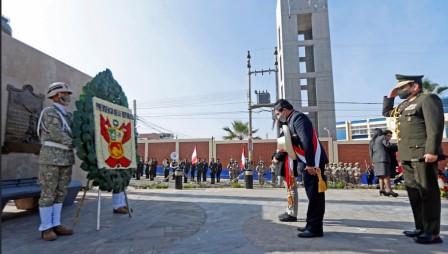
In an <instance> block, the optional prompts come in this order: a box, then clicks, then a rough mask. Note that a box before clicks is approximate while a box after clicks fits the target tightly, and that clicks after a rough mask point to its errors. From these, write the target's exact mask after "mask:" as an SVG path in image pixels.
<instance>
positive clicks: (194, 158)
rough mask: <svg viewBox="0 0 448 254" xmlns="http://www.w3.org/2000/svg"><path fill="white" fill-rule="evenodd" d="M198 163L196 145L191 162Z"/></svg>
mask: <svg viewBox="0 0 448 254" xmlns="http://www.w3.org/2000/svg"><path fill="white" fill-rule="evenodd" d="M196 163H198V155H197V154H196V146H194V150H193V154H191V164H196Z"/></svg>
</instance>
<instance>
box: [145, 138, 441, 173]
mask: <svg viewBox="0 0 448 254" xmlns="http://www.w3.org/2000/svg"><path fill="white" fill-rule="evenodd" d="M321 143H322V146H323V147H324V150H325V151H326V152H327V155H328V156H329V157H330V158H331V157H332V155H331V154H329V142H328V141H321ZM195 145H196V147H197V153H198V157H199V158H207V159H208V158H209V153H211V151H209V143H208V141H199V140H198V141H197V142H182V141H181V140H179V155H180V158H181V159H184V158H188V159H191V153H192V152H193V149H194V146H195ZM331 145H333V143H331ZM442 146H443V150H444V152H445V154H448V142H446V140H445V142H443V144H442ZM243 147H245V152H246V156H247V144H245V143H219V142H218V143H217V144H216V157H217V158H219V159H221V161H222V163H223V165H224V166H227V164H228V163H229V159H230V158H233V159H235V160H237V161H241V151H242V149H243ZM276 147H277V144H276V142H275V141H272V142H263V143H254V158H253V159H254V161H255V162H258V161H259V160H260V159H261V160H264V161H265V162H268V163H269V162H270V161H271V155H272V153H274V151H275V150H276ZM368 147H369V144H368V141H361V142H337V148H336V149H337V154H338V156H337V158H336V162H338V161H339V162H352V163H354V162H359V163H360V164H361V165H362V167H363V168H364V165H365V164H364V163H365V161H367V163H370V157H369V150H368ZM175 148H176V145H175V141H171V140H169V141H166V142H162V143H149V144H148V158H150V157H156V158H157V160H158V161H159V162H161V161H162V160H163V159H164V158H169V156H170V154H171V152H173V151H175ZM144 149H145V146H144V144H143V143H140V144H138V154H139V155H142V156H144ZM447 162H448V160H445V161H441V162H439V168H443V167H445V165H446V163H447Z"/></svg>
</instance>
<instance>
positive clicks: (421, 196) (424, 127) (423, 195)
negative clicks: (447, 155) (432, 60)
mask: <svg viewBox="0 0 448 254" xmlns="http://www.w3.org/2000/svg"><path fill="white" fill-rule="evenodd" d="M422 77H423V76H403V75H397V79H398V81H399V82H400V83H399V84H398V86H397V87H399V86H403V85H406V80H408V81H410V82H420V83H421V78H422ZM400 84H401V85H400ZM408 84H409V82H408ZM383 115H384V116H386V117H395V118H396V120H397V130H396V132H397V138H398V151H399V159H400V160H401V163H402V166H403V167H404V177H405V186H406V190H407V192H408V196H409V200H410V203H411V207H412V212H413V215H414V221H415V227H416V229H417V230H420V231H423V232H425V233H427V234H431V235H438V234H439V233H440V190H439V188H438V185H437V162H433V163H425V162H424V159H423V156H424V155H425V154H433V155H441V154H442V147H441V143H442V135H443V128H444V120H443V118H444V116H443V107H442V102H441V100H440V98H439V97H438V96H437V95H435V94H424V93H420V94H418V95H417V96H416V97H415V98H413V99H411V100H405V101H403V102H402V103H401V104H399V105H398V106H397V107H394V98H387V97H385V98H384V102H383Z"/></svg>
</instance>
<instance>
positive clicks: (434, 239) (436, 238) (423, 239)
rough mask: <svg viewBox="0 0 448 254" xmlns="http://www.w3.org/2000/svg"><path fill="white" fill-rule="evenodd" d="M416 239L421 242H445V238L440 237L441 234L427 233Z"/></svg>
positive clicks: (415, 239)
mask: <svg viewBox="0 0 448 254" xmlns="http://www.w3.org/2000/svg"><path fill="white" fill-rule="evenodd" d="M414 241H415V242H416V243H421V244H433V243H443V240H442V238H440V236H438V235H432V234H426V233H425V234H421V235H419V236H417V237H415V238H414Z"/></svg>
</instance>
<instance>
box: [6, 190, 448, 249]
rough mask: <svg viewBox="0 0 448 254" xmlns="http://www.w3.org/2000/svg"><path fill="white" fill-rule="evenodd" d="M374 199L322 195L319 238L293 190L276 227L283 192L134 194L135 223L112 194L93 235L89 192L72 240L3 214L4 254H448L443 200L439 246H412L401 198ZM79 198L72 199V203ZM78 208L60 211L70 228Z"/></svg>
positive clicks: (28, 218) (30, 217)
mask: <svg viewBox="0 0 448 254" xmlns="http://www.w3.org/2000/svg"><path fill="white" fill-rule="evenodd" d="M399 193H400V194H401V196H400V197H398V198H390V197H380V196H378V192H377V191H376V190H333V189H331V190H328V191H327V193H326V199H327V202H326V214H325V221H324V230H325V236H324V237H323V238H315V239H300V238H298V237H297V230H296V228H297V226H304V224H305V223H304V219H305V214H306V208H307V200H306V196H305V193H304V190H303V188H300V189H299V199H300V200H299V222H291V223H282V222H279V221H278V220H277V215H278V214H279V213H282V212H283V211H284V208H285V206H286V198H285V190H284V189H278V188H256V189H254V190H246V189H234V188H213V189H211V188H210V189H191V190H174V189H172V188H171V189H160V190H159V189H157V190H155V189H133V188H130V189H129V191H128V195H129V199H130V203H131V206H132V208H133V210H134V212H133V217H132V218H128V216H127V215H116V214H112V208H111V195H110V193H103V194H102V197H103V198H102V201H103V202H102V217H101V223H102V224H101V226H102V227H101V230H100V231H96V204H97V203H96V195H97V194H96V192H95V191H92V192H89V193H88V195H87V200H86V202H85V203H84V207H83V209H82V212H81V216H80V222H79V224H78V225H76V227H75V232H76V233H75V235H73V236H70V237H60V238H59V239H58V240H56V241H54V242H44V241H42V240H40V235H39V232H38V231H37V227H38V224H39V217H38V214H37V213H28V212H25V213H24V214H23V213H21V214H19V215H17V213H16V212H17V211H15V209H14V208H12V207H11V206H7V207H6V208H5V211H4V214H3V215H2V219H3V222H2V252H3V253H11V254H14V253H20V254H22V253H33V254H38V253H83V254H89V253H315V252H319V253H434V254H436V253H437V254H438V253H448V202H447V201H446V200H444V201H443V202H442V237H443V238H444V240H445V242H444V243H443V244H438V245H428V246H424V245H418V244H415V243H414V242H413V240H412V239H410V238H407V237H405V236H403V235H402V234H401V232H402V231H403V230H405V229H411V228H413V222H412V212H411V208H410V206H409V200H408V198H407V197H406V196H405V192H403V191H400V192H399ZM80 197H81V195H79V196H78V200H79V198H80ZM77 206H78V204H75V205H73V206H69V207H65V208H64V210H63V223H65V224H68V225H71V221H72V219H73V217H74V215H75V212H76V208H77Z"/></svg>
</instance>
